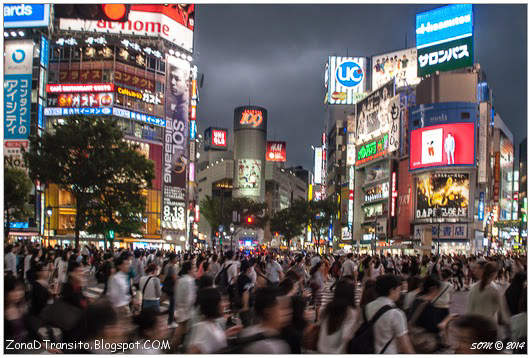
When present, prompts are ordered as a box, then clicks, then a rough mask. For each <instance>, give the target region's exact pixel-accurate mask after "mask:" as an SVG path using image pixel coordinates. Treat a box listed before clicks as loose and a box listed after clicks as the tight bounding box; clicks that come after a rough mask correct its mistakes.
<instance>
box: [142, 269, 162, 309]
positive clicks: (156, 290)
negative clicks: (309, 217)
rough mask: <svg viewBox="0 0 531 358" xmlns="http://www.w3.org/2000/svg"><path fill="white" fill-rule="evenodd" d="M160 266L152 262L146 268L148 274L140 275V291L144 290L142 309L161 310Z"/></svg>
mask: <svg viewBox="0 0 531 358" xmlns="http://www.w3.org/2000/svg"><path fill="white" fill-rule="evenodd" d="M157 271H158V267H157V265H156V264H155V263H150V264H149V265H148V267H147V268H146V274H145V275H144V276H142V277H140V280H139V281H138V285H139V291H140V292H142V304H141V311H144V310H147V309H149V310H151V311H153V312H159V311H160V296H161V293H162V292H161V289H160V279H159V278H158V275H157V273H158V272H157Z"/></svg>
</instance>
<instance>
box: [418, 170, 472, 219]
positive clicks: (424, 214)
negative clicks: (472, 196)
mask: <svg viewBox="0 0 531 358" xmlns="http://www.w3.org/2000/svg"><path fill="white" fill-rule="evenodd" d="M416 190H417V208H416V209H417V210H416V212H415V218H416V219H427V218H466V217H467V216H468V205H469V192H470V178H469V175H468V174H457V173H429V174H423V175H420V176H419V177H418V178H417V188H416Z"/></svg>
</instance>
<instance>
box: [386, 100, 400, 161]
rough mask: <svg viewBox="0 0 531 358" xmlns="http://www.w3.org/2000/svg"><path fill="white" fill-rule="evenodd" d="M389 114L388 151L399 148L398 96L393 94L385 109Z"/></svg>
mask: <svg viewBox="0 0 531 358" xmlns="http://www.w3.org/2000/svg"><path fill="white" fill-rule="evenodd" d="M387 113H388V115H389V127H390V128H389V149H388V150H389V152H394V151H395V150H398V149H399V148H400V114H401V111H400V96H394V97H393V98H392V99H391V101H389V108H388V110H387Z"/></svg>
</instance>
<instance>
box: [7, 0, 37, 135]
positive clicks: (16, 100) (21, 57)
mask: <svg viewBox="0 0 531 358" xmlns="http://www.w3.org/2000/svg"><path fill="white" fill-rule="evenodd" d="M22 6H24V5H22ZM4 9H5V8H4ZM33 47H34V43H33V41H32V40H17V41H6V42H5V43H4V139H28V136H29V134H30V120H31V80H32V64H33Z"/></svg>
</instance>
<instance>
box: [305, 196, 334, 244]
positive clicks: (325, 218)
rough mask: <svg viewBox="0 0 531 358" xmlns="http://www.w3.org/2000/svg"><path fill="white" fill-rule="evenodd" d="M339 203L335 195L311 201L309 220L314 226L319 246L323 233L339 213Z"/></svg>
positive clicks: (316, 242) (313, 232) (314, 235)
mask: <svg viewBox="0 0 531 358" xmlns="http://www.w3.org/2000/svg"><path fill="white" fill-rule="evenodd" d="M337 211H338V204H337V201H336V200H335V198H334V197H333V196H329V197H328V198H326V199H324V200H318V201H311V202H310V203H309V209H308V221H309V224H310V225H311V226H312V234H313V237H314V238H316V241H315V245H316V247H318V246H319V245H320V241H321V233H322V232H323V230H324V229H325V228H328V227H329V225H330V223H331V222H332V219H333V218H334V217H335V216H336V215H337Z"/></svg>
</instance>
